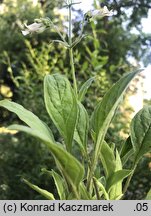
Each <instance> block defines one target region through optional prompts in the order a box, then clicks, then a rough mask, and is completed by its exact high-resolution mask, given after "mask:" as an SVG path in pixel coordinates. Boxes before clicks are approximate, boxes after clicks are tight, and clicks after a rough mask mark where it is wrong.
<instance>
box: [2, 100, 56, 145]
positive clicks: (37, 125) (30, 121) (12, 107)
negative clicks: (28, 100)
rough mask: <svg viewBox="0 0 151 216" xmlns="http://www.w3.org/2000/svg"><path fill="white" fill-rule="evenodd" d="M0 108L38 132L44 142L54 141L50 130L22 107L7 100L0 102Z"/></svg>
mask: <svg viewBox="0 0 151 216" xmlns="http://www.w3.org/2000/svg"><path fill="white" fill-rule="evenodd" d="M0 106H1V107H4V108H6V109H8V110H9V111H11V112H13V113H15V114H16V115H17V116H18V117H19V118H20V119H21V120H22V121H23V122H25V123H26V124H27V125H28V126H29V127H30V128H31V129H33V130H34V131H35V130H36V131H39V132H40V133H41V135H42V137H43V139H45V140H47V141H48V140H50V141H52V142H53V141H54V137H53V134H52V132H51V130H50V128H49V127H48V126H47V125H46V124H45V123H44V122H42V121H41V120H40V119H39V118H38V117H37V116H36V115H34V114H33V113H32V112H30V111H28V110H27V109H25V108H24V107H23V106H21V105H19V104H17V103H15V102H11V101H9V100H2V101H0Z"/></svg>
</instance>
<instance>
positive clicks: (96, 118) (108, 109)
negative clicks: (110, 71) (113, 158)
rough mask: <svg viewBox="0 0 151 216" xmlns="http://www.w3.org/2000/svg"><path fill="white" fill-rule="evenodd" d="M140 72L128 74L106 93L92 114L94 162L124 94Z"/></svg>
mask: <svg viewBox="0 0 151 216" xmlns="http://www.w3.org/2000/svg"><path fill="white" fill-rule="evenodd" d="M139 72H140V70H139V71H135V72H132V73H129V74H126V75H125V76H124V77H122V78H121V79H120V80H119V81H118V82H117V83H115V85H113V86H112V88H111V89H110V90H109V91H108V92H107V93H106V95H105V96H104V97H103V99H102V100H101V101H100V102H99V103H98V105H97V106H96V108H95V110H94V112H93V114H92V121H91V122H92V129H93V131H94V133H95V134H96V146H95V152H94V157H93V158H95V159H94V160H95V161H97V159H98V155H99V154H100V149H101V146H102V143H103V140H104V137H105V134H106V132H107V129H108V127H109V124H110V122H111V120H112V118H113V116H114V114H115V111H116V109H117V108H118V106H119V103H120V101H121V99H122V97H123V94H124V92H125V91H126V89H127V88H128V86H129V83H130V81H131V80H132V79H133V78H134V77H135V76H136V75H137V74H138V73H139Z"/></svg>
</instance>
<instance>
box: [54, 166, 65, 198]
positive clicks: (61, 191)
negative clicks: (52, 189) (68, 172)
mask: <svg viewBox="0 0 151 216" xmlns="http://www.w3.org/2000/svg"><path fill="white" fill-rule="evenodd" d="M51 175H52V177H53V179H54V182H55V185H56V188H57V192H58V195H59V197H60V199H61V200H65V199H66V195H65V192H66V187H65V181H64V179H63V178H62V177H61V176H60V175H59V174H58V173H56V172H55V171H54V170H52V171H51Z"/></svg>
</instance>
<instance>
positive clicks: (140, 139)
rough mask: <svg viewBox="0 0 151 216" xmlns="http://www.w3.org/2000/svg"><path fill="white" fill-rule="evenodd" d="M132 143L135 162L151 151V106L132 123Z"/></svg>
mask: <svg viewBox="0 0 151 216" xmlns="http://www.w3.org/2000/svg"><path fill="white" fill-rule="evenodd" d="M131 141H132V144H133V147H134V154H135V162H136V163H137V162H138V161H139V159H140V158H141V157H142V156H143V155H144V154H145V153H147V152H148V151H150V149H151V106H147V107H144V108H143V109H142V110H140V111H139V112H138V113H137V114H136V115H135V117H134V118H133V120H132V122H131Z"/></svg>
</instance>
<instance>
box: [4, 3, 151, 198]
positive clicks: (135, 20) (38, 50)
mask: <svg viewBox="0 0 151 216" xmlns="http://www.w3.org/2000/svg"><path fill="white" fill-rule="evenodd" d="M63 5H64V2H63V0H56V1H51V0H39V1H37V3H36V1H32V0H1V1H0V99H4V98H8V99H12V100H13V101H15V102H17V103H20V104H22V105H23V106H24V107H25V108H27V109H29V110H30V111H32V112H34V113H35V114H36V115H38V116H39V117H40V118H41V119H42V120H43V121H45V122H46V123H47V124H48V125H49V126H50V127H51V128H52V130H53V132H54V134H55V138H56V140H57V139H59V135H58V132H57V130H56V128H55V126H54V125H53V124H52V122H51V120H50V119H49V117H48V115H47V113H46V110H45V107H44V101H43V78H44V76H45V74H47V73H50V74H51V73H57V72H58V73H62V74H65V75H67V76H68V77H69V79H70V80H71V75H70V68H69V56H68V52H67V50H66V49H65V48H64V47H63V46H62V45H60V44H56V43H52V40H53V39H60V38H59V37H58V35H57V34H56V33H55V32H54V31H53V30H51V29H50V30H47V31H46V32H44V33H42V34H37V35H30V36H27V37H24V36H23V35H22V34H21V26H22V24H23V23H24V22H27V21H28V24H30V23H32V22H33V21H34V19H35V18H40V17H50V18H51V19H52V20H53V21H54V23H55V24H56V25H57V26H58V28H59V30H60V31H61V32H64V33H66V31H67V27H66V22H65V19H66V15H64V13H63V12H62V10H61V11H60V10H59V9H60V8H62V7H63ZM96 5H100V6H103V5H107V6H108V8H109V9H113V10H114V16H113V17H110V18H108V17H105V18H103V19H101V20H100V19H99V20H98V21H95V22H91V23H87V24H86V26H85V34H86V37H85V38H84V39H83V41H82V42H81V43H80V45H78V46H77V47H76V48H75V49H74V58H75V68H76V76H77V80H78V86H81V84H82V83H83V82H84V81H86V80H87V79H88V78H89V77H91V76H94V75H97V80H96V82H94V83H93V84H92V86H91V88H90V89H89V91H88V94H87V98H86V100H85V102H84V103H85V106H86V107H87V109H88V110H89V112H90V113H91V111H92V110H93V108H94V106H95V104H96V103H97V101H98V100H100V99H101V98H102V96H103V95H104V94H105V92H106V91H107V90H108V89H109V88H110V86H111V85H112V84H113V83H115V82H116V81H117V80H118V79H119V78H120V77H121V76H122V75H123V74H124V73H126V72H130V71H132V70H133V69H135V68H137V67H139V65H140V62H141V63H142V64H143V65H144V66H147V65H148V64H150V60H149V59H150V57H151V50H150V46H151V34H149V33H144V32H143V31H142V25H141V20H142V18H146V17H147V16H148V12H149V9H150V8H151V0H148V1H145V0H138V1H126V0H123V1H120V0H119V1H116V0H109V1H103V0H102V1H101V0H100V1H99V0H98V1H94V4H93V7H94V8H96ZM64 10H65V9H64ZM73 12H74V14H75V19H74V20H73V37H76V36H78V34H79V32H80V31H79V30H80V20H81V19H82V18H83V13H82V11H81V10H78V11H76V12H75V11H73ZM132 60H133V62H134V61H135V64H133V63H132ZM142 79H143V77H142V76H141V77H139V78H137V80H135V82H134V84H133V86H132V87H131V88H130V89H129V91H128V93H127V95H128V96H130V95H132V94H135V92H136V91H137V83H138V82H139V81H140V80H142ZM128 96H125V98H124V99H123V101H124V102H123V104H122V106H121V107H120V109H119V110H118V111H117V115H116V116H115V118H114V119H113V122H112V124H111V127H110V129H109V131H108V134H107V136H106V139H107V140H108V142H114V143H116V144H117V145H118V146H119V147H120V144H121V143H122V140H123V139H124V138H126V137H128V133H129V123H130V119H131V117H132V113H133V108H132V107H131V106H130V104H129V103H128ZM150 103H151V102H150V101H147V100H146V101H144V104H150ZM17 122H19V119H18V118H17V117H16V116H15V115H13V114H12V113H9V112H8V111H6V110H4V109H0V199H42V197H41V196H40V195H38V194H37V193H36V192H34V191H32V190H31V189H30V188H28V187H27V186H26V185H24V183H22V181H21V178H22V177H25V178H27V179H28V180H30V181H31V182H32V183H34V184H36V185H39V186H40V187H41V188H44V189H47V190H49V191H51V192H54V193H55V189H54V182H53V180H52V179H51V178H50V177H49V176H47V175H46V174H44V173H42V172H41V169H42V168H47V169H49V170H50V169H52V168H54V163H53V159H52V157H51V155H50V153H49V152H48V150H47V149H46V148H45V147H44V146H43V145H42V144H41V143H40V142H38V141H37V140H36V139H34V138H32V137H30V136H27V135H25V134H23V133H16V134H11V133H8V131H7V129H6V127H7V126H8V125H10V124H12V123H17ZM150 161H151V154H147V155H146V156H145V157H144V158H143V160H142V161H141V162H140V164H139V166H138V168H137V171H136V174H135V175H134V177H133V179H132V182H131V185H130V187H129V189H128V192H127V194H126V196H125V199H143V198H144V196H145V195H146V192H147V191H148V190H149V189H150V187H151V181H150V180H151V162H150ZM126 166H127V167H128V166H130V164H127V165H126Z"/></svg>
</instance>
